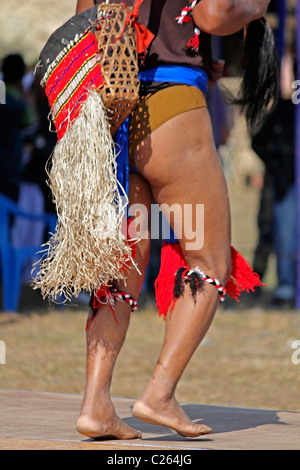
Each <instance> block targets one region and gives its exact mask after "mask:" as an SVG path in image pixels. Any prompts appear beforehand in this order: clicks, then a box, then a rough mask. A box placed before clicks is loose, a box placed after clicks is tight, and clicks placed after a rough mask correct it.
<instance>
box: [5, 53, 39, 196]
mask: <svg viewBox="0 0 300 470" xmlns="http://www.w3.org/2000/svg"><path fill="white" fill-rule="evenodd" d="M25 70H26V65H25V62H24V60H23V57H22V56H21V55H20V54H10V55H8V56H6V57H5V58H4V60H3V64H2V78H3V82H4V83H5V92H6V96H5V104H3V105H0V192H1V193H2V194H5V195H6V196H8V197H10V198H11V199H13V200H14V201H16V202H17V201H18V198H19V190H20V182H21V175H22V152H23V144H24V139H23V130H24V129H25V128H26V127H29V126H31V125H32V124H33V122H34V121H33V116H32V112H31V108H30V106H29V105H28V103H27V102H26V100H25V99H24V93H23V87H22V78H23V76H24V74H25Z"/></svg>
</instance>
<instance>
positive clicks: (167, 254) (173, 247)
mask: <svg viewBox="0 0 300 470" xmlns="http://www.w3.org/2000/svg"><path fill="white" fill-rule="evenodd" d="M182 266H185V260H184V257H183V254H182V251H181V248H180V245H179V243H177V242H176V243H167V242H164V243H163V245H162V249H161V264H160V270H159V274H158V276H157V279H156V281H155V284H154V287H155V297H156V308H157V310H159V315H160V316H163V317H164V318H165V317H166V315H167V312H168V310H169V308H170V306H171V309H172V310H173V308H174V306H175V302H176V301H175V300H174V292H173V290H174V283H175V274H176V272H177V270H178V269H179V268H181V267H182Z"/></svg>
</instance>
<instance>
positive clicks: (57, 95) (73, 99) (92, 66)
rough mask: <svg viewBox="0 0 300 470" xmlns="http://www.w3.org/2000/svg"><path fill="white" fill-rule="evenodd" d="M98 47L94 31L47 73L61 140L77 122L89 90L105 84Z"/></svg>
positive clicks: (70, 47) (78, 40)
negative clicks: (98, 58)
mask: <svg viewBox="0 0 300 470" xmlns="http://www.w3.org/2000/svg"><path fill="white" fill-rule="evenodd" d="M97 52H98V46H97V41H96V38H95V35H94V34H93V33H92V32H91V31H87V32H85V33H84V34H83V35H82V36H80V37H79V36H78V37H77V38H75V40H74V41H72V42H71V43H70V44H69V45H68V46H67V47H65V48H64V49H63V51H62V52H61V53H60V54H59V55H58V56H57V58H56V60H55V61H54V62H53V64H52V65H51V66H50V68H49V69H48V74H47V77H46V88H45V92H46V95H47V97H48V100H49V103H50V107H51V111H52V115H53V120H54V124H55V128H56V131H57V137H58V139H61V138H62V137H63V136H64V134H65V132H66V130H67V129H68V127H69V126H70V125H71V124H72V122H73V121H74V120H75V119H76V118H77V116H78V114H79V112H80V109H81V106H82V104H83V103H84V101H85V100H86V98H87V96H88V92H89V89H90V88H91V87H94V88H95V89H97V90H98V89H99V88H100V87H101V86H102V84H103V77H102V73H101V66H100V62H99V61H98V60H97Z"/></svg>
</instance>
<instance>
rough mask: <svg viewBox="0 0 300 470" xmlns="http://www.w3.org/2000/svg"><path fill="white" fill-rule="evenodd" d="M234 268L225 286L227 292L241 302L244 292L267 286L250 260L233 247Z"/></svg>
mask: <svg viewBox="0 0 300 470" xmlns="http://www.w3.org/2000/svg"><path fill="white" fill-rule="evenodd" d="M231 259H232V270H231V276H230V279H229V281H228V282H227V284H226V286H225V290H226V293H227V294H228V295H229V296H230V297H232V298H233V299H235V300H236V301H237V302H239V299H238V297H239V296H240V295H241V293H242V292H249V291H252V292H253V291H254V289H255V287H260V286H265V285H266V284H262V282H261V280H260V277H259V275H258V274H257V273H256V272H254V271H253V269H252V268H251V266H250V264H249V263H248V261H246V260H245V259H244V258H243V256H242V255H241V254H240V253H239V252H238V251H236V250H235V248H233V246H232V247H231Z"/></svg>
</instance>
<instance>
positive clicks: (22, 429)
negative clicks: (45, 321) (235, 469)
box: [0, 390, 300, 452]
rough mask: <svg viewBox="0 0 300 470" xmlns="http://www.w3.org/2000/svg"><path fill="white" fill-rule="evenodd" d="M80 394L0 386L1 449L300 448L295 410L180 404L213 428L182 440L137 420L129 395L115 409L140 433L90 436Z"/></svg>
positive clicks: (299, 418) (118, 400)
mask: <svg viewBox="0 0 300 470" xmlns="http://www.w3.org/2000/svg"><path fill="white" fill-rule="evenodd" d="M81 398H82V397H81V396H79V395H69V394H56V393H44V392H28V391H12V390H0V449H1V450H111V451H116V450H132V451H136V450H152V451H156V450H161V451H163V450H165V451H171V450H176V451H178V452H179V451H188V452H189V451H193V450H202V449H212V450H299V449H300V412H289V411H272V410H259V409H245V408H226V407H219V406H207V405H195V404H184V405H183V407H184V409H185V411H186V413H187V414H188V415H189V416H190V417H191V418H192V419H194V420H197V419H201V420H203V422H204V423H205V424H207V425H208V426H210V427H212V428H213V434H210V435H208V436H203V437H201V438H195V439H187V438H184V437H182V436H180V435H178V434H176V433H174V432H173V431H171V430H169V429H168V428H164V427H162V426H155V425H152V424H147V423H144V422H142V421H138V420H136V419H135V418H133V417H132V415H131V407H132V404H133V401H132V400H129V399H122V398H116V399H114V404H115V407H116V409H117V412H118V414H119V416H121V418H123V419H124V420H125V421H126V422H127V423H128V424H129V425H131V426H133V427H136V428H137V429H140V430H141V431H142V433H143V438H142V439H139V440H134V441H117V440H111V441H92V440H89V439H88V438H85V437H84V436H82V435H80V434H78V433H77V431H76V429H75V423H76V419H77V416H78V413H79V410H80V404H81Z"/></svg>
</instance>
